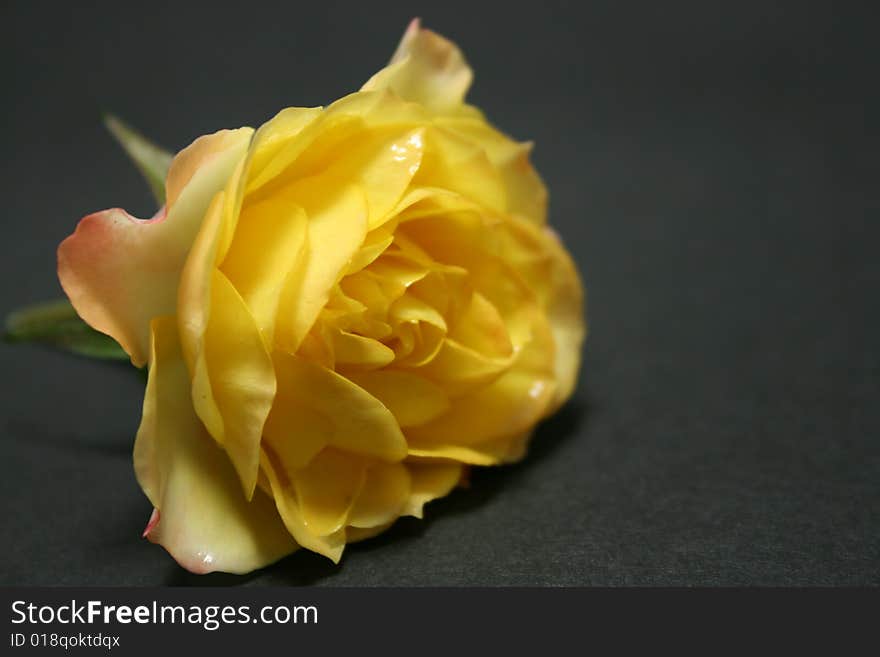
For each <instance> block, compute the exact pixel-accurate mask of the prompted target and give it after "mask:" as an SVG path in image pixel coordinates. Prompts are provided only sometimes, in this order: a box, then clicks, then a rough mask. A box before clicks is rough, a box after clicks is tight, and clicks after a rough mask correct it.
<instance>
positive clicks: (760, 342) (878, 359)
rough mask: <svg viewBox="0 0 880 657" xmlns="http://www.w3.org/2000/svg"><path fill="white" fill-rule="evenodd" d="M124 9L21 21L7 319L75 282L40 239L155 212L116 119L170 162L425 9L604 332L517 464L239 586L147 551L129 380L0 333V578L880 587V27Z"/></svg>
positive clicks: (9, 95)
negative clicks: (422, 514) (524, 174)
mask: <svg viewBox="0 0 880 657" xmlns="http://www.w3.org/2000/svg"><path fill="white" fill-rule="evenodd" d="M120 4H121V3H107V4H106V5H104V6H103V7H101V8H93V3H88V7H87V8H86V7H85V6H84V5H83V4H82V3H38V2H32V3H31V2H23V1H21V2H5V3H4V4H3V8H2V19H0V25H2V27H0V31H2V44H3V45H2V49H3V57H2V60H0V66H2V73H3V76H2V79H3V81H4V87H5V89H4V102H3V105H2V110H0V111H2V116H3V122H2V124H3V126H4V136H3V163H2V166H3V176H2V178H0V192H2V193H0V199H2V204H3V210H2V214H3V220H2V231H0V268H2V269H0V311H3V312H6V311H8V310H10V309H12V308H15V307H17V306H19V305H22V304H25V303H28V302H31V301H35V300H40V299H45V298H52V297H55V296H57V295H58V294H59V292H60V291H59V288H58V284H57V281H56V278H55V271H54V270H55V255H54V249H55V246H56V245H57V243H58V242H59V241H60V240H61V239H62V238H63V237H64V236H66V235H67V234H68V233H69V232H71V231H72V230H73V227H74V225H75V223H76V221H77V220H78V219H79V217H81V216H82V215H84V214H87V213H88V212H91V211H94V210H98V209H102V208H105V207H110V206H123V207H126V208H128V209H130V210H132V211H133V212H135V213H136V214H140V216H145V215H148V214H150V213H151V212H152V208H151V207H150V203H149V196H148V193H147V191H146V188H145V187H144V186H143V185H142V183H141V181H140V179H139V178H138V175H137V173H136V172H135V171H134V169H133V168H131V167H129V166H128V164H127V163H126V161H125V158H124V156H123V154H122V153H121V151H120V150H119V149H118V148H117V147H116V146H115V145H114V143H113V142H112V141H111V139H110V137H109V136H107V135H106V134H105V133H104V131H103V128H102V127H101V125H100V122H99V117H98V114H99V110H101V109H109V110H112V111H114V112H116V113H118V114H119V115H120V116H122V117H124V118H125V119H126V120H127V121H129V122H131V123H132V124H133V125H135V126H138V127H139V128H140V129H142V130H143V131H144V132H145V133H147V134H148V135H150V136H152V137H153V138H155V139H156V140H157V141H159V142H160V143H162V144H164V145H166V146H168V147H171V148H179V147H182V146H184V145H185V144H187V143H188V142H189V141H190V140H191V139H193V138H194V137H196V136H197V135H198V134H201V133H205V132H210V131H213V130H216V129H219V128H221V127H232V126H237V125H242V124H248V125H254V124H258V123H260V122H262V121H264V120H265V119H267V118H268V117H270V116H271V115H272V114H274V113H275V112H276V111H277V110H279V109H280V108H282V107H284V106H287V105H316V104H325V103H327V102H329V101H331V100H333V99H334V98H336V97H338V96H341V95H343V94H345V93H347V92H349V91H353V90H355V89H356V88H357V87H358V86H359V85H360V84H361V82H363V81H364V80H366V79H367V78H368V77H369V76H370V75H371V74H372V73H373V72H374V71H375V70H377V69H378V68H379V67H381V66H382V64H383V63H384V61H385V60H386V59H387V57H388V56H389V55H390V53H391V52H392V50H393V48H394V46H395V44H396V41H397V39H398V38H399V35H400V33H401V31H402V30H403V28H404V27H405V25H406V23H407V21H408V19H409V18H410V17H411V16H412V15H421V16H422V17H423V18H424V21H425V23H426V25H427V26H429V27H432V28H435V29H437V30H438V31H440V32H442V33H445V34H447V35H449V36H450V37H451V38H453V39H455V40H456V41H457V42H458V43H459V44H460V45H461V46H462V48H463V49H464V50H465V52H466V54H467V55H468V57H469V59H470V61H471V63H472V65H473V66H474V68H475V70H476V74H477V77H476V84H475V87H474V89H473V92H472V94H471V96H470V98H471V100H472V101H473V102H474V103H476V104H478V105H480V106H482V107H483V108H484V109H485V110H486V111H487V113H488V115H489V117H490V118H491V119H493V120H494V121H495V122H496V123H497V124H498V125H499V126H501V127H502V128H503V129H504V130H506V131H507V132H509V133H511V134H512V135H514V136H516V137H518V138H521V139H533V140H535V142H536V143H537V148H536V151H535V161H536V164H537V166H538V167H539V169H540V170H541V171H542V173H543V175H544V177H545V178H546V180H547V183H548V185H549V187H550V190H551V206H552V207H551V216H552V221H553V223H554V224H555V226H556V227H557V229H558V231H559V232H560V233H561V234H562V236H563V238H564V239H565V241H566V243H567V244H568V245H569V247H570V249H571V250H572V252H573V253H574V255H575V258H576V260H577V262H578V264H579V266H580V268H581V270H582V273H583V276H584V279H585V281H586V284H587V287H588V290H589V306H588V307H589V316H590V323H591V335H590V338H589V340H588V343H587V347H586V350H585V362H584V368H583V371H582V376H581V382H580V386H579V388H578V391H577V393H576V395H575V398H574V399H573V400H572V402H571V403H570V404H569V405H568V406H567V407H566V408H565V409H564V410H563V411H562V412H561V413H560V414H559V415H558V416H557V417H556V418H554V419H552V420H550V421H549V422H547V423H546V424H544V425H543V426H542V427H541V428H540V429H539V431H538V434H537V436H536V438H535V442H534V445H533V449H532V452H531V454H530V456H529V457H528V458H527V460H526V461H524V462H523V463H521V464H519V465H516V466H513V467H507V468H502V469H496V470H488V471H479V472H476V473H475V474H474V476H473V480H472V486H471V488H470V489H469V490H461V491H458V492H456V493H454V494H453V495H452V496H451V497H450V498H448V499H446V500H443V501H440V502H437V503H434V504H432V505H431V506H430V507H429V508H428V514H427V515H428V519H427V520H426V521H424V522H419V521H416V520H413V519H407V520H404V521H401V522H399V523H398V525H396V526H395V527H394V528H393V529H392V530H391V531H389V532H388V533H387V534H386V535H384V536H382V537H380V538H377V539H374V540H371V541H369V542H367V543H364V544H360V545H356V546H353V547H351V548H350V549H349V550H348V551H347V554H346V556H345V558H344V559H343V562H342V564H341V565H340V566H338V567H337V566H333V565H332V564H331V563H330V562H329V561H327V560H325V559H323V558H322V557H318V556H316V555H312V554H308V553H300V554H296V555H293V556H292V557H290V558H288V559H286V560H284V561H283V562H281V563H280V564H278V565H276V566H275V567H272V568H270V569H267V570H265V571H262V572H259V573H256V574H254V575H252V576H249V577H244V578H237V577H230V576H210V577H207V578H198V577H195V576H192V575H189V574H187V573H185V572H184V571H182V570H181V569H180V568H178V567H177V566H176V565H175V563H174V562H173V561H172V560H171V559H170V558H169V557H168V555H167V554H166V553H165V552H164V551H163V550H162V549H161V548H159V547H156V546H153V545H151V544H149V543H147V542H146V541H143V540H142V539H140V538H139V536H140V530H141V529H142V527H143V525H144V524H145V523H146V520H147V517H148V516H149V512H150V505H149V503H148V502H147V500H146V498H145V497H144V496H143V495H142V494H141V492H140V490H139V489H138V487H137V484H136V482H135V480H134V475H133V472H132V467H131V459H130V452H131V445H132V441H133V436H134V432H135V429H136V427H137V424H138V421H139V416H140V403H141V395H142V382H141V380H140V378H139V377H138V376H137V375H136V374H134V373H132V372H130V371H127V370H126V368H125V367H123V366H119V365H107V364H100V363H93V362H88V361H86V360H82V359H78V358H74V357H70V356H66V355H62V354H57V353H51V352H46V351H41V350H40V349H37V348H33V347H22V346H10V345H0V372H2V374H0V376H2V380H0V385H2V389H3V395H2V398H0V409H2V410H0V413H2V416H0V421H2V424H0V431H2V443H0V450H2V451H0V515H2V518H3V520H2V524H0V544H2V545H3V557H2V559H0V583H3V584H144V585H149V584H191V583H198V584H207V583H214V582H216V583H224V584H226V583H237V582H240V583H247V584H268V583H273V584H282V583H290V584H320V585H337V584H348V585H358V584H368V585H371V584H383V585H397V584H437V585H445V584H453V585H455V584H461V585H467V584H490V585H495V584H501V585H503V584H555V585H558V584H683V585H690V584H740V585H741V584H869V583H872V584H877V583H880V440H878V437H880V436H878V430H880V404H878V402H880V395H878V393H880V369H878V366H880V345H878V339H877V336H878V326H877V321H878V303H877V301H878V299H877V292H878V289H880V288H878V286H880V267H878V263H877V255H876V254H877V249H878V239H877V238H878V233H880V231H878V229H877V212H878V206H880V203H878V191H877V189H878V188H877V153H878V148H877V146H878V140H877V136H878V134H877V123H876V118H877V116H878V114H877V105H876V104H875V103H874V101H873V98H869V94H872V93H873V89H874V88H875V87H876V73H877V57H876V47H875V45H874V44H873V43H872V41H871V38H872V32H870V31H869V30H871V29H872V28H871V25H872V23H871V22H870V21H869V20H867V16H859V15H857V14H855V13H847V11H846V10H844V9H843V8H842V6H841V5H840V4H837V5H832V3H828V4H827V6H826V7H825V8H822V9H819V8H814V7H811V6H809V5H808V4H806V3H792V4H791V5H790V6H788V7H787V8H780V6H781V5H780V3H760V4H757V3H756V4H755V5H754V6H752V7H747V6H745V5H743V4H742V3H728V4H727V5H726V8H725V7H719V6H716V3H697V2H693V3H676V2H673V3H643V4H641V5H638V4H632V3H613V2H601V3H589V4H587V5H586V6H581V4H580V3H578V4H575V3H572V5H571V6H570V7H566V6H565V5H561V4H560V5H559V6H556V7H554V6H551V5H549V4H547V3H540V5H538V4H536V5H535V7H536V8H535V9H532V10H529V11H525V10H515V9H513V7H516V6H518V5H516V4H515V3H513V4H511V3H506V4H505V5H503V7H506V8H501V7H499V8H497V9H491V8H488V7H484V6H483V5H479V4H477V3H467V4H463V5H461V6H454V5H453V4H452V3H443V5H442V6H440V5H437V6H429V5H422V4H421V3H409V2H408V3H399V5H400V6H399V7H396V6H387V5H381V3H378V4H377V3H349V4H348V5H340V4H337V3H334V2H321V3H302V6H299V5H298V3H273V4H274V6H272V5H269V4H266V5H263V4H261V3H259V2H249V3H246V7H247V11H246V13H244V14H242V13H241V11H240V10H238V11H236V10H233V9H228V10H227V9H220V8H218V7H220V5H218V4H216V3H214V4H211V5H210V6H211V7H213V9H211V10H210V11H209V12H208V13H204V9H203V10H202V11H197V10H195V9H192V8H189V5H188V3H169V4H165V3H162V2H150V3H144V4H142V3H138V4H137V5H135V4H134V3H131V4H130V5H128V4H127V3H126V7H124V8H123V7H120ZM704 4H707V5H708V6H706V7H705V8H703V5H704ZM74 5H77V6H74ZM767 5H772V6H767ZM661 6H662V8H661ZM380 7H381V8H380ZM537 7H540V9H538V8H537ZM835 7H836V8H835Z"/></svg>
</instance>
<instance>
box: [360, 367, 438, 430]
mask: <svg viewBox="0 0 880 657" xmlns="http://www.w3.org/2000/svg"><path fill="white" fill-rule="evenodd" d="M348 378H349V379H351V381H352V382H354V383H356V384H357V385H359V386H360V387H362V388H363V389H364V390H366V391H367V392H369V393H370V394H371V395H373V396H374V397H375V398H376V399H378V400H379V401H380V402H382V404H384V405H385V406H386V407H388V409H389V410H390V411H391V412H392V413H393V414H394V417H395V418H396V419H397V422H398V423H399V424H400V426H402V427H412V426H417V425H419V424H425V423H426V422H429V421H431V420H433V419H434V418H436V417H437V416H439V415H441V414H442V413H444V412H445V411H446V410H447V409H448V408H449V399H448V398H447V396H446V393H445V392H444V391H443V389H442V388H440V387H439V386H437V385H435V384H433V383H431V382H430V381H428V380H427V379H425V378H424V377H421V376H418V375H417V374H414V373H411V372H404V371H398V370H376V371H372V372H357V373H350V374H348Z"/></svg>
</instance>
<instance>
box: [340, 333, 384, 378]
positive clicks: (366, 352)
mask: <svg viewBox="0 0 880 657" xmlns="http://www.w3.org/2000/svg"><path fill="white" fill-rule="evenodd" d="M332 335H333V351H334V354H335V356H336V365H337V367H338V368H340V369H346V370H350V369H351V368H355V369H376V368H379V367H384V366H385V365H388V364H389V363H390V362H391V361H393V360H394V352H393V351H392V350H391V349H389V348H388V347H386V346H385V345H384V344H382V343H381V342H379V341H377V340H374V339H372V338H365V337H363V336H361V335H355V334H354V333H347V332H345V331H335V332H334V333H333V334H332Z"/></svg>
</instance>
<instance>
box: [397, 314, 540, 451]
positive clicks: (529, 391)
mask: <svg viewBox="0 0 880 657" xmlns="http://www.w3.org/2000/svg"><path fill="white" fill-rule="evenodd" d="M534 321H535V325H534V333H533V336H534V337H533V339H532V340H531V341H530V342H529V343H528V344H527V345H526V346H525V347H524V348H523V349H522V350H521V351H520V352H519V353H518V354H517V356H516V361H515V362H514V364H513V366H512V367H511V368H510V369H509V370H508V371H506V372H505V373H504V374H502V375H501V376H499V377H498V378H497V379H496V380H494V381H493V382H492V383H490V384H489V385H486V386H485V387H483V388H480V389H477V390H475V391H473V392H471V394H468V395H463V396H461V397H457V398H455V399H453V400H452V403H451V405H450V409H449V411H448V412H447V413H445V414H443V415H442V416H440V417H438V418H437V419H435V420H433V421H432V422H429V423H428V424H425V425H421V426H418V427H412V428H408V429H407V440H408V441H409V444H410V447H411V449H410V454H415V455H424V454H425V453H426V452H425V451H424V450H425V448H426V447H428V446H430V445H431V444H436V445H443V446H445V445H449V444H450V442H451V441H452V440H454V444H455V445H461V446H472V445H475V444H478V443H486V442H491V441H494V440H499V439H502V438H504V437H506V436H511V435H514V434H519V433H522V432H524V431H527V430H529V429H530V428H531V427H533V426H534V425H535V423H537V422H538V421H539V420H540V419H541V418H542V417H544V415H545V413H546V411H547V408H548V406H549V405H550V404H551V403H552V401H553V399H554V395H555V393H556V381H555V377H554V372H553V366H554V344H553V337H552V334H551V332H550V328H549V326H547V323H546V320H545V319H544V318H543V316H542V315H536V316H535V318H534ZM413 449H416V450H420V451H413ZM430 454H431V455H436V456H440V455H441V454H439V453H436V454H435V453H433V452H431V453H430ZM442 455H444V456H445V455H446V454H445V453H444V454H442Z"/></svg>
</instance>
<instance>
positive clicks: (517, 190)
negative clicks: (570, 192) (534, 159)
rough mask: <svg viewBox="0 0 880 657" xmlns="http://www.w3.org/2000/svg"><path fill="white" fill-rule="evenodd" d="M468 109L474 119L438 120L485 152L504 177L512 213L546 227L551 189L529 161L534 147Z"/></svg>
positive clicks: (474, 110) (508, 208)
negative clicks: (512, 136) (548, 190)
mask: <svg viewBox="0 0 880 657" xmlns="http://www.w3.org/2000/svg"><path fill="white" fill-rule="evenodd" d="M468 109H469V111H470V113H472V116H466V117H462V116H454V117H442V118H440V119H438V123H439V125H442V126H443V127H444V128H446V129H448V130H450V131H452V132H454V133H455V134H457V135H459V136H461V137H464V138H465V139H468V140H469V141H471V142H472V143H474V144H475V145H478V146H479V147H480V148H482V149H483V151H484V152H485V153H486V155H487V157H488V158H489V161H490V162H491V163H492V166H493V167H495V169H496V170H497V171H498V172H499V173H500V175H501V180H502V183H503V185H504V189H505V192H506V197H507V211H508V212H509V213H512V214H517V215H520V216H523V217H526V218H527V219H528V220H529V221H531V222H533V223H536V224H538V225H543V224H545V223H546V221H547V187H546V186H545V185H544V181H543V180H541V177H540V176H539V175H538V172H537V171H536V170H535V168H534V167H533V166H532V164H531V162H530V160H529V156H530V155H531V152H532V144H531V143H530V142H526V143H519V142H516V141H514V140H512V139H511V138H509V137H508V136H507V135H505V134H503V133H501V132H499V131H498V130H496V129H495V128H494V127H493V126H492V125H491V124H490V123H489V122H488V121H486V119H485V118H484V117H483V116H482V114H481V113H480V112H479V110H477V109H476V108H468Z"/></svg>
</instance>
